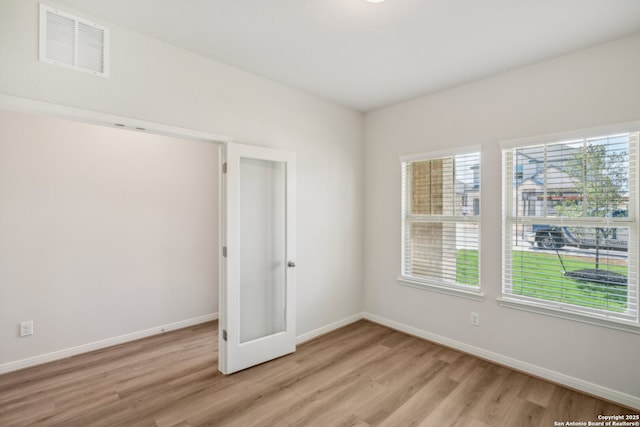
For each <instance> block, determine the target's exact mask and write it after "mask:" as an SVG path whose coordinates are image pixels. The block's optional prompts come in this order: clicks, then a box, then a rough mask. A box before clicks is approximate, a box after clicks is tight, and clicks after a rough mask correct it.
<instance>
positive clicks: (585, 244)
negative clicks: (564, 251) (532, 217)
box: [524, 209, 629, 251]
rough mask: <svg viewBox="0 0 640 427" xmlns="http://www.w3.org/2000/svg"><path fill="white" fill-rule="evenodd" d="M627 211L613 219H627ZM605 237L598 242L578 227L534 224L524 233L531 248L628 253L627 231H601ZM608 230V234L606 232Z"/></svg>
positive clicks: (614, 215) (612, 215) (613, 214)
mask: <svg viewBox="0 0 640 427" xmlns="http://www.w3.org/2000/svg"><path fill="white" fill-rule="evenodd" d="M626 216H627V211H626V210H622V209H620V210H617V211H614V212H613V213H612V214H611V217H626ZM599 230H601V233H600V235H601V236H603V237H602V238H600V239H599V240H598V241H596V238H595V236H593V235H591V236H584V235H583V234H582V233H580V232H579V228H577V227H560V226H555V225H545V224H533V225H532V226H531V231H529V232H525V233H524V238H525V240H526V241H528V242H529V243H530V244H531V246H538V247H539V248H544V249H560V248H562V247H564V246H574V247H577V248H595V247H596V246H598V247H599V248H601V249H610V250H619V251H627V250H628V245H629V236H628V231H627V229H624V228H623V229H619V228H618V229H616V228H612V229H599ZM605 230H606V232H604V231H605Z"/></svg>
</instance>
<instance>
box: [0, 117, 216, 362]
mask: <svg viewBox="0 0 640 427" xmlns="http://www.w3.org/2000/svg"><path fill="white" fill-rule="evenodd" d="M217 166H218V145H217V144H215V143H210V142H198V141H187V140H182V139H176V138H170V137H165V136H158V135H151V134H145V133H140V132H133V131H126V130H121V129H116V128H108V127H104V126H97V125H91V124H84V123H77V122H72V121H68V120H62V119H58V118H51V117H42V116H37V115H33V114H25V113H19V112H8V111H3V110H0V205H1V206H2V209H0V266H1V268H0V283H1V284H2V286H1V287H0V301H1V303H0V305H1V309H0V325H2V326H1V329H0V331H1V334H2V335H1V337H2V341H1V342H2V347H1V348H2V351H0V357H1V358H0V364H1V363H2V362H9V361H12V360H21V359H24V358H27V357H30V356H33V355H38V354H41V352H42V351H43V349H44V351H47V350H49V351H52V350H60V349H67V348H73V347H76V346H80V345H83V344H86V343H88V342H93V341H96V340H103V339H109V338H113V337H114V336H122V335H127V334H130V333H131V332H134V331H144V330H147V329H150V328H152V327H155V326H161V325H167V324H172V323H176V322H182V321H185V320H187V319H194V318H200V317H203V316H207V315H211V314H212V313H217V311H218V306H217V302H218V296H217V293H216V291H217V288H216V283H217V279H218V268H217V263H216V260H217V256H218V243H217V242H218V224H217V216H218V194H217V193H218V173H217ZM24 320H33V321H34V325H35V334H34V335H33V336H30V337H25V338H19V337H18V336H17V334H16V331H17V329H16V321H24Z"/></svg>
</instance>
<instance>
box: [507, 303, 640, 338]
mask: <svg viewBox="0 0 640 427" xmlns="http://www.w3.org/2000/svg"><path fill="white" fill-rule="evenodd" d="M497 300H498V304H499V305H500V306H501V307H505V308H511V309H515V310H521V311H527V312H529V313H536V314H543V315H545V316H551V317H557V318H560V319H566V320H572V321H574V322H580V323H586V324H589V325H595V326H601V327H603V328H609V329H615V330H618V331H623V332H630V333H632V334H640V325H638V324H635V323H630V322H625V321H624V320H621V321H619V322H617V321H615V320H609V319H606V318H601V317H596V316H591V315H588V314H583V313H578V312H571V311H567V310H562V309H558V308H553V307H547V306H544V305H542V304H541V305H537V304H534V303H528V302H523V301H518V300H513V299H509V298H502V297H499V298H497Z"/></svg>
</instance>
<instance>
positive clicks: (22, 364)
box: [0, 313, 218, 374]
mask: <svg viewBox="0 0 640 427" xmlns="http://www.w3.org/2000/svg"><path fill="white" fill-rule="evenodd" d="M217 318H218V313H211V314H206V315H204V316H199V317H194V318H192V319H186V320H181V321H179V322H174V323H169V324H166V325H161V326H156V327H154V328H149V329H145V330H143V331H137V332H132V333H130V334H125V335H121V336H119V337H113V338H107V339H105V340H101V341H95V342H92V343H88V344H83V345H79V346H77V347H71V348H66V349H64V350H58V351H54V352H52V353H47V354H41V355H39V356H34V357H30V358H28V359H22V360H16V361H13V362H8V363H4V364H2V365H0V374H5V373H7V372H12V371H17V370H19V369H24V368H29V367H31V366H36V365H41V364H43V363H47V362H53V361H55V360H60V359H64V358H66V357H70V356H75V355H77V354H82V353H88V352H90V351H94V350H99V349H101V348H105V347H111V346H114V345H118V344H123V343H126V342H129V341H134V340H137V339H140V338H146V337H150V336H152V335H158V334H161V333H164V332H169V331H173V330H176V329H182V328H188V327H189V326H193V325H198V324H200V323H205V322H210V321H212V320H216V319H217Z"/></svg>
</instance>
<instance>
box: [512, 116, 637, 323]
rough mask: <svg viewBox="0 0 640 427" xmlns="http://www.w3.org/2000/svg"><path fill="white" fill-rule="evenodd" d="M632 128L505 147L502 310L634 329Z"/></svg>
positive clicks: (634, 147) (634, 174)
mask: <svg viewBox="0 0 640 427" xmlns="http://www.w3.org/2000/svg"><path fill="white" fill-rule="evenodd" d="M638 129H639V127H638V124H632V125H626V126H625V127H623V128H622V129H621V130H620V129H613V128H611V129H604V130H602V129H601V130H589V131H584V132H581V133H582V135H580V136H579V137H558V138H545V139H544V140H537V141H535V140H534V141H532V140H528V141H524V142H518V141H513V142H510V143H504V144H503V147H502V148H503V151H502V152H503V190H504V192H503V226H504V230H503V236H504V240H503V250H504V254H503V299H502V301H503V302H506V303H507V305H509V303H510V302H511V303H517V304H521V305H526V306H528V307H529V308H530V309H531V308H534V307H535V308H539V309H540V310H539V311H542V312H547V313H551V314H555V315H560V314H558V313H562V315H561V316H562V317H571V318H576V317H575V316H576V315H577V318H580V317H582V318H584V317H585V316H586V317H589V318H590V321H591V319H600V320H601V321H604V322H602V324H607V323H611V322H617V323H628V324H631V325H633V326H637V325H638V216H637V215H638V212H637V210H638V173H637V171H638V161H637V157H638V131H637V130H638ZM596 323H598V322H596Z"/></svg>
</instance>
